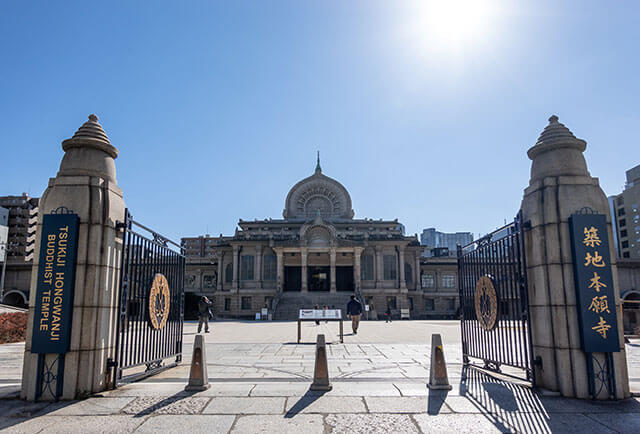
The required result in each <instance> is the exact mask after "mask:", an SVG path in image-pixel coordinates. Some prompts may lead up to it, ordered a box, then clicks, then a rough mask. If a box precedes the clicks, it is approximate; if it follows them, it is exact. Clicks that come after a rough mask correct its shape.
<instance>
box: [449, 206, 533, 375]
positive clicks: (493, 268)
mask: <svg viewBox="0 0 640 434" xmlns="http://www.w3.org/2000/svg"><path fill="white" fill-rule="evenodd" d="M521 218H522V216H521V214H518V216H517V217H516V219H515V220H514V221H513V223H510V224H508V225H506V226H504V227H502V228H500V229H498V230H496V231H494V232H492V233H490V234H488V235H486V236H484V237H482V238H480V239H478V240H477V241H474V242H472V243H470V244H468V245H466V246H464V247H461V246H458V278H459V280H458V282H459V291H460V324H461V332H462V333H461V334H462V355H463V362H464V364H465V365H474V366H479V367H481V368H483V369H487V370H491V371H495V372H500V373H502V374H504V375H508V376H511V377H515V378H519V379H524V380H527V381H530V382H532V383H534V375H533V360H532V348H531V328H530V323H529V302H528V291H527V273H526V261H525V254H524V245H523V233H522V231H523V225H522V222H521ZM471 359H477V360H480V361H481V362H482V364H481V365H477V362H473V361H472V360H471Z"/></svg>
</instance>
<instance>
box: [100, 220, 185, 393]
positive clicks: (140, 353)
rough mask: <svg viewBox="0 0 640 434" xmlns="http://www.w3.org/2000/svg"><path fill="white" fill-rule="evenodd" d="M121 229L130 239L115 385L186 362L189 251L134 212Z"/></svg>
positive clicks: (125, 248) (122, 283) (124, 265)
mask: <svg viewBox="0 0 640 434" xmlns="http://www.w3.org/2000/svg"><path fill="white" fill-rule="evenodd" d="M118 227H119V228H120V229H122V230H123V231H124V234H123V252H122V266H121V270H120V273H121V274H120V294H119V305H118V306H119V319H118V328H117V334H116V357H115V360H112V361H111V365H112V367H114V368H116V375H115V377H114V384H113V386H116V385H117V384H118V383H119V382H122V381H124V380H132V379H134V378H138V377H140V376H146V375H151V374H153V373H155V372H157V371H159V370H162V369H165V368H168V367H170V366H173V365H175V364H176V363H178V362H180V361H181V360H182V328H183V320H184V267H185V257H184V251H183V249H182V248H181V247H180V245H179V244H176V243H175V242H173V241H170V240H169V239H167V238H165V237H163V236H162V235H160V234H158V233H156V232H154V231H152V230H151V229H149V228H147V227H145V226H143V225H142V224H140V223H138V222H136V221H135V220H133V218H132V216H131V214H130V213H129V210H126V211H125V219H124V222H122V223H120V222H119V223H118ZM170 358H172V359H175V361H174V362H170V363H169V364H166V363H165V361H166V359H170ZM125 371H126V372H125Z"/></svg>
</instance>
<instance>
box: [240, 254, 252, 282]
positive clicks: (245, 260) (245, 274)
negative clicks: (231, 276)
mask: <svg viewBox="0 0 640 434" xmlns="http://www.w3.org/2000/svg"><path fill="white" fill-rule="evenodd" d="M240 280H253V255H242V256H240Z"/></svg>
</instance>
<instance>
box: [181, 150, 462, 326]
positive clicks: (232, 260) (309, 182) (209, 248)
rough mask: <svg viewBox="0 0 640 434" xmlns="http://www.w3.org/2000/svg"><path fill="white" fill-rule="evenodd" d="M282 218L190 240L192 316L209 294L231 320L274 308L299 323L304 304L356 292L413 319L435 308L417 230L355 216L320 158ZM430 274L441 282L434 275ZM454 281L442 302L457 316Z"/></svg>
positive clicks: (186, 242) (451, 275) (376, 310)
mask: <svg viewBox="0 0 640 434" xmlns="http://www.w3.org/2000/svg"><path fill="white" fill-rule="evenodd" d="M282 215H283V218H282V219H271V218H269V219H263V220H253V221H246V220H242V219H241V220H240V221H239V222H238V228H237V229H236V232H235V234H234V235H233V236H222V235H220V236H219V237H210V236H208V235H207V236H200V237H193V238H183V239H182V243H183V246H184V248H185V251H186V256H187V269H186V282H185V283H186V285H185V291H186V309H185V315H186V316H187V318H188V317H193V315H194V313H195V309H196V300H197V298H198V297H199V296H200V295H203V294H204V295H207V296H208V297H209V298H210V299H212V300H213V301H214V303H215V311H216V315H217V316H219V317H230V318H242V317H244V318H247V317H251V318H254V317H255V314H256V313H257V312H260V311H261V309H263V308H267V309H268V311H269V313H270V314H272V316H273V318H274V319H295V318H297V313H298V309H302V308H312V307H313V306H315V305H319V306H320V307H322V306H328V307H332V306H335V307H336V308H343V309H344V306H345V305H346V303H347V301H348V299H349V296H350V295H351V294H356V295H357V296H358V297H359V298H360V299H361V300H362V301H363V302H364V303H366V304H368V305H369V307H370V313H369V315H372V316H375V315H376V314H377V315H381V314H382V313H383V312H384V311H385V310H386V308H387V306H388V305H389V306H390V307H391V308H392V310H394V311H396V312H399V311H400V309H410V310H411V311H412V317H413V318H420V317H425V312H427V311H429V310H434V309H435V306H436V303H434V300H433V297H428V294H425V293H424V292H423V291H422V286H423V285H422V282H423V280H424V279H423V278H422V276H423V274H424V270H423V272H421V260H422V261H424V260H425V258H421V253H422V251H423V246H420V243H419V240H418V238H417V236H405V235H404V233H403V226H402V225H401V224H400V223H398V220H397V219H396V220H382V219H380V220H373V219H367V218H364V219H356V218H354V216H355V213H354V211H353V208H352V202H351V196H350V195H349V192H348V191H347V189H346V188H345V187H344V186H343V185H342V184H341V183H340V182H338V181H336V180H335V179H332V178H330V177H328V176H326V175H325V174H324V173H323V172H322V169H321V167H320V160H319V159H318V162H317V165H316V168H315V172H314V173H313V174H312V175H311V176H309V177H307V178H305V179H303V180H301V181H299V182H298V183H297V184H295V185H294V186H293V187H292V188H291V190H290V191H289V193H288V194H287V197H286V199H285V206H284V211H283V213H282ZM423 266H424V265H423ZM441 266H442V264H439V265H438V268H441ZM445 268H446V266H445ZM428 275H429V276H431V277H432V278H434V279H435V278H436V274H435V271H434V272H433V273H430V274H428ZM456 277H457V276H455V266H454V267H453V269H451V268H450V267H449V271H448V274H447V280H446V281H447V283H446V284H445V285H446V286H447V287H448V291H449V292H450V294H449V300H447V301H446V303H444V304H442V306H444V307H443V309H445V310H446V311H447V313H449V314H453V313H454V312H455V309H456V307H457V290H456V287H457V285H455V279H456ZM427 280H428V279H427ZM449 280H451V281H450V282H449ZM443 282H444V280H443ZM425 284H426V285H429V289H425V291H427V292H429V291H431V292H433V291H436V290H437V286H438V284H437V283H435V282H434V281H432V280H429V281H428V282H425ZM449 285H451V286H449ZM438 305H440V304H438Z"/></svg>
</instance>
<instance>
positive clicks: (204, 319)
mask: <svg viewBox="0 0 640 434" xmlns="http://www.w3.org/2000/svg"><path fill="white" fill-rule="evenodd" d="M211 306H213V302H212V301H211V300H209V299H208V298H207V297H206V296H204V295H203V296H202V297H200V301H199V302H198V311H199V312H200V314H199V315H198V333H200V331H201V330H202V324H204V332H205V333H209V318H210V317H213V315H212V314H211Z"/></svg>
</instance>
